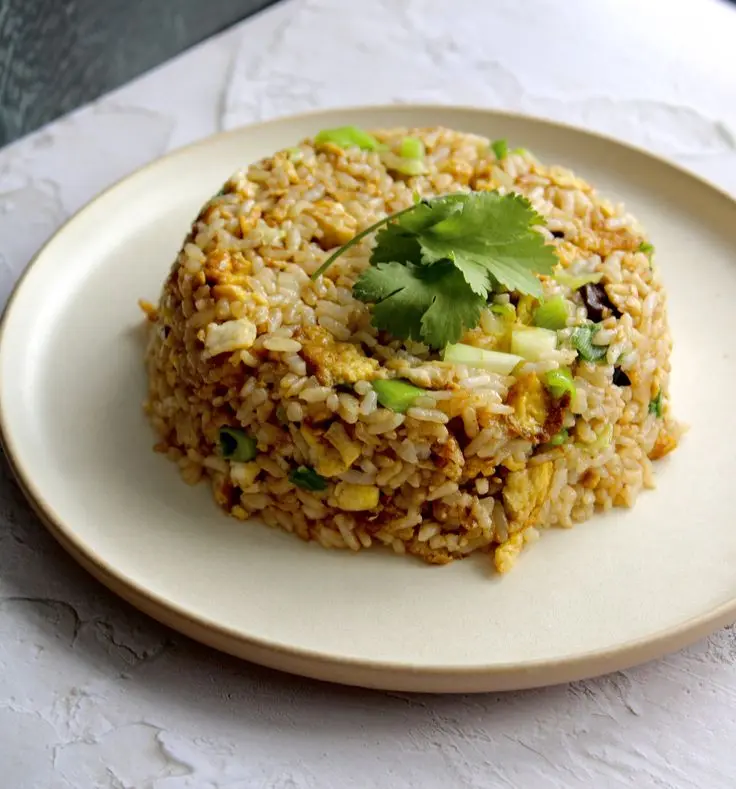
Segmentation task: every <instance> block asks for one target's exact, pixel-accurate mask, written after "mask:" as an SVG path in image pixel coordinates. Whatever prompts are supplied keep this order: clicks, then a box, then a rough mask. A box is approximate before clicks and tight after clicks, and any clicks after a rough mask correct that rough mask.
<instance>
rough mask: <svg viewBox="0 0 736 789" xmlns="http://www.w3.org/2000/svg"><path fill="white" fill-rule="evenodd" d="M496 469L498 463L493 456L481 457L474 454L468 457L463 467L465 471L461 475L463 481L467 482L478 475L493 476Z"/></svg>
mask: <svg viewBox="0 0 736 789" xmlns="http://www.w3.org/2000/svg"><path fill="white" fill-rule="evenodd" d="M495 471H496V463H495V461H494V460H492V459H491V458H479V457H477V456H473V457H470V458H467V460H466V461H465V466H464V467H463V473H462V476H461V477H460V480H461V481H462V482H466V481H467V480H469V479H475V478H476V477H492V476H493V474H494V473H495Z"/></svg>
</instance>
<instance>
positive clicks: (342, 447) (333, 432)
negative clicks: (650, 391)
mask: <svg viewBox="0 0 736 789" xmlns="http://www.w3.org/2000/svg"><path fill="white" fill-rule="evenodd" d="M325 438H326V439H327V440H328V441H329V442H330V444H332V446H333V447H335V449H336V450H337V451H338V452H339V453H340V457H341V458H342V461H343V463H344V464H345V465H346V466H347V468H350V466H352V465H353V463H355V461H356V460H357V459H358V458H359V457H360V454H361V451H362V450H361V446H360V444H359V443H358V442H357V441H353V440H352V439H351V438H350V436H349V435H348V432H347V430H345V427H344V426H343V425H342V423H341V422H333V423H332V424H331V425H330V426H329V428H328V429H327V432H326V433H325Z"/></svg>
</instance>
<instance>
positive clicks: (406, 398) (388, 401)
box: [373, 378, 426, 414]
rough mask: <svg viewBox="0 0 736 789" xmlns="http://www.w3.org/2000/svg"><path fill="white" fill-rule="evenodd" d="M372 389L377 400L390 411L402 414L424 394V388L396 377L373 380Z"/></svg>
mask: <svg viewBox="0 0 736 789" xmlns="http://www.w3.org/2000/svg"><path fill="white" fill-rule="evenodd" d="M373 391H374V392H375V393H376V395H377V396H378V402H379V403H380V404H381V405H382V406H383V407H384V408H388V409H389V410H390V411H396V413H397V414H403V413H405V412H406V411H407V409H409V408H411V404H412V403H413V402H414V401H415V400H416V399H417V397H421V396H422V395H423V394H426V390H425V389H420V388H419V387H418V386H414V385H413V384H410V383H409V382H408V381H401V380H399V379H397V378H394V379H392V380H383V379H379V380H377V381H374V382H373Z"/></svg>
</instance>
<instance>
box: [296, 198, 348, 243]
mask: <svg viewBox="0 0 736 789" xmlns="http://www.w3.org/2000/svg"><path fill="white" fill-rule="evenodd" d="M307 210H308V211H310V213H311V214H312V216H313V217H314V218H315V220H316V221H317V224H318V225H319V227H320V229H321V230H322V238H321V239H320V240H319V245H320V246H321V247H322V249H325V250H327V249H332V248H333V247H341V246H342V245H343V244H347V242H348V241H350V239H351V238H353V236H354V235H355V234H356V232H357V230H358V222H357V220H356V218H355V217H354V216H352V215H351V214H349V213H348V212H347V211H346V210H345V208H344V207H343V205H342V203H338V202H336V201H335V200H317V202H316V203H314V205H312V206H310V207H309V208H308V209H307Z"/></svg>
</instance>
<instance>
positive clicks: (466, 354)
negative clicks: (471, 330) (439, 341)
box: [442, 342, 524, 375]
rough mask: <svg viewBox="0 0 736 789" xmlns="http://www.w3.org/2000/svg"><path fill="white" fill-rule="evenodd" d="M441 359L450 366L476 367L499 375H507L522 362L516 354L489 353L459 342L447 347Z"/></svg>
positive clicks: (483, 349)
mask: <svg viewBox="0 0 736 789" xmlns="http://www.w3.org/2000/svg"><path fill="white" fill-rule="evenodd" d="M442 358H443V359H444V361H446V362H451V363H452V364H467V365H468V366H469V367H478V368H480V369H481V370H488V371H489V372H492V373H498V374H499V375H509V373H511V371H512V370H513V369H514V367H516V365H517V364H519V362H523V361H524V359H522V357H521V356H518V355H517V354H513V353H502V352H501V351H489V350H486V349H485V348H476V347H475V346H474V345H465V344H464V343H461V342H459V343H456V344H454V345H448V346H447V347H446V348H445V351H444V355H443V357H442Z"/></svg>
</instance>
